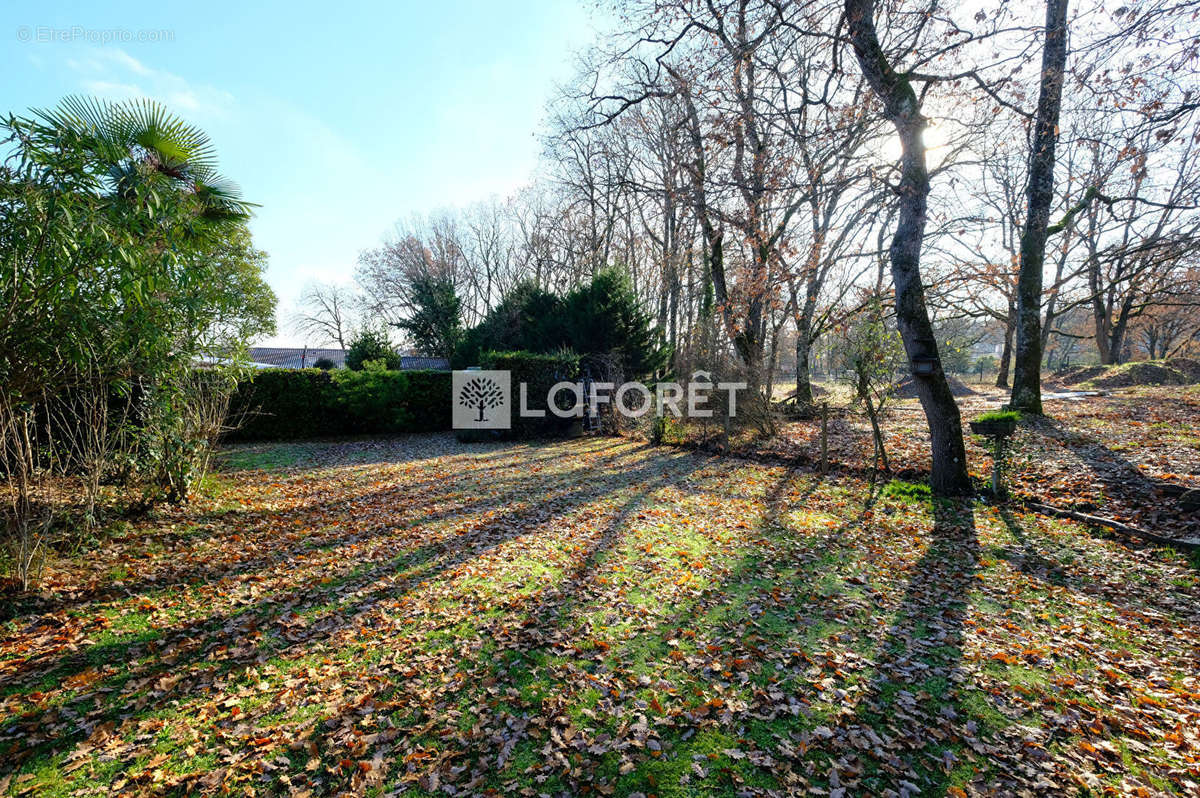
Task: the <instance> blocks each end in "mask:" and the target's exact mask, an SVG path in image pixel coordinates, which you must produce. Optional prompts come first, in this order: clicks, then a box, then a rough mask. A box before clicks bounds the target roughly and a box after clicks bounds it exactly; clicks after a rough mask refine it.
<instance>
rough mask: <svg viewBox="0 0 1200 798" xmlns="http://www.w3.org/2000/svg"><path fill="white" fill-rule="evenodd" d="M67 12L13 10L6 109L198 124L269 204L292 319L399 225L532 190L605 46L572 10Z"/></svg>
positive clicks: (281, 289)
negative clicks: (558, 95)
mask: <svg viewBox="0 0 1200 798" xmlns="http://www.w3.org/2000/svg"><path fill="white" fill-rule="evenodd" d="M54 6H55V7H53V8H51V7H50V4H49V3H46V2H44V0H43V2H40V3H39V2H22V1H21V0H4V2H3V4H0V37H2V38H0V42H2V44H0V88H2V89H3V97H4V99H5V103H4V108H3V109H0V110H3V111H5V112H8V111H14V112H18V113H23V112H24V111H25V110H26V109H28V108H30V107H46V106H52V105H54V104H55V103H57V102H58V100H59V99H60V98H62V97H63V96H65V95H68V94H79V93H83V94H93V95H99V96H106V97H127V96H148V97H154V98H156V99H158V100H161V101H162V102H164V103H166V104H167V105H168V107H170V108H171V109H172V110H173V111H175V112H176V113H177V114H179V115H180V116H182V117H184V118H185V119H187V120H188V121H190V122H194V123H195V124H198V125H200V126H201V127H202V128H203V129H204V130H205V131H206V132H208V133H209V135H210V137H211V138H212V139H213V142H214V143H215V145H216V147H217V152H218V155H219V158H220V163H221V170H222V172H223V173H224V174H225V175H226V176H227V177H229V178H231V179H233V180H235V181H236V182H238V183H239V184H240V185H241V187H242V191H243V194H244V195H245V197H246V198H247V199H249V200H251V201H254V202H258V203H260V204H261V205H262V207H261V208H260V209H259V210H258V213H257V216H256V218H255V220H254V222H253V224H252V228H253V231H254V235H255V241H256V243H257V244H258V246H259V247H261V248H262V249H265V250H266V251H267V252H268V253H269V254H270V257H271V267H270V271H269V272H268V280H269V281H270V283H271V285H272V287H273V288H274V289H275V291H276V293H277V294H278V295H279V299H280V310H281V311H282V313H281V315H286V313H287V312H288V311H289V310H290V309H291V307H292V304H293V302H294V300H295V297H296V295H297V293H298V292H299V290H300V288H301V287H302V286H303V285H304V283H306V282H307V281H309V280H312V279H320V280H335V279H343V280H345V279H349V277H350V275H351V274H352V272H353V269H354V265H355V262H356V258H357V254H358V252H359V251H360V250H362V249H365V248H368V247H373V246H377V245H378V244H379V243H380V242H381V241H382V240H383V238H384V237H385V236H386V235H387V234H388V233H389V231H390V230H391V229H392V226H393V224H394V222H395V221H396V220H397V219H406V218H408V217H410V216H411V215H412V214H413V213H415V212H422V213H423V212H427V211H430V210H435V209H437V208H445V207H453V206H463V205H467V204H470V203H471V202H473V201H475V200H479V199H485V198H487V197H488V196H490V195H499V196H504V195H506V194H508V193H509V192H510V191H512V190H513V189H515V188H516V187H518V186H520V185H521V184H523V183H525V182H526V181H527V180H528V178H529V176H530V174H531V172H532V171H533V169H534V167H535V164H536V161H537V156H538V153H539V151H540V147H541V145H540V142H539V139H538V133H539V131H540V129H541V128H540V125H541V122H542V120H543V119H544V110H545V104H546V101H547V100H548V99H549V98H550V97H551V95H552V93H553V89H554V86H555V85H556V83H559V82H562V81H564V80H566V79H568V78H569V77H570V75H571V74H572V70H573V68H574V61H573V54H574V53H575V52H576V51H577V50H578V49H579V48H581V47H583V46H584V45H586V44H587V43H589V42H591V41H592V40H593V39H594V37H595V33H594V26H595V17H594V12H591V11H589V10H588V9H587V7H585V6H583V5H582V4H580V3H576V2H572V0H519V1H518V2H504V1H503V0H492V2H486V1H483V0H481V1H479V2H474V1H472V0H455V1H454V2H427V3H421V2H401V3H396V2H383V1H382V0H379V1H376V2H342V3H336V2H334V3H331V2H328V0H325V1H324V2H253V1H244V2H241V3H215V2H207V3H195V2H190V3H181V2H178V3H177V2H164V1H163V0H159V2H144V1H143V2H103V3H97V2H94V0H93V2H88V3H65V2H60V3H56V4H54ZM139 37H140V38H142V39H145V40H143V41H139V40H137V39H138V38H139ZM64 39H65V40H64ZM106 39H107V41H106ZM116 39H122V40H120V41H118V40H116ZM280 333H281V335H280V336H279V337H278V339H277V342H281V343H282V342H294V340H295V339H294V337H293V336H291V335H290V334H289V332H288V331H287V330H286V327H281V330H280Z"/></svg>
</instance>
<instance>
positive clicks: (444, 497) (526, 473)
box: [0, 444, 665, 623]
mask: <svg viewBox="0 0 1200 798" xmlns="http://www.w3.org/2000/svg"><path fill="white" fill-rule="evenodd" d="M504 447H505V451H506V452H507V454H506V456H507V457H512V456H513V454H512V452H511V451H509V450H510V449H511V448H512V445H509V444H504ZM543 448H544V449H548V450H549V454H543V453H541V452H540V451H538V450H540V449H543ZM643 448H644V447H632V446H625V447H620V446H619V445H616V444H609V445H603V446H600V447H592V448H590V449H589V452H588V453H589V455H591V454H593V453H595V454H596V456H595V457H589V459H588V460H587V462H586V463H585V464H581V465H577V466H576V467H575V468H574V471H576V472H578V474H579V476H580V477H581V479H580V480H579V482H578V483H575V482H574V481H572V480H570V479H562V478H559V479H554V480H552V484H551V485H550V487H549V488H548V489H547V490H545V491H544V492H543V493H542V494H541V495H540V496H538V497H537V498H538V499H539V501H537V502H536V503H535V505H534V506H531V507H530V508H526V509H525V510H524V511H521V515H522V516H523V520H526V521H537V520H544V517H546V516H548V514H550V513H552V512H553V505H554V504H555V503H556V502H563V503H566V504H567V505H570V504H572V503H573V502H574V501H575V500H576V499H578V498H579V497H580V496H583V495H586V494H587V493H589V492H603V491H605V490H606V489H607V488H609V487H611V486H612V485H613V484H615V483H617V482H620V481H621V480H622V479H623V478H624V477H623V476H621V474H619V473H606V470H607V469H610V468H611V467H613V466H616V465H618V464H620V463H622V462H623V461H625V460H628V459H631V458H634V457H635V456H637V455H639V454H641V453H642V449H643ZM532 451H535V452H537V454H536V455H535V456H533V457H530V458H528V459H522V461H521V465H522V468H521V471H520V473H518V474H516V475H512V474H503V473H502V472H504V471H506V470H507V471H511V469H512V463H511V461H505V462H502V463H499V464H496V465H490V466H484V467H476V465H475V464H474V459H473V458H470V459H469V460H468V462H466V463H458V465H459V466H460V467H459V468H458V469H457V470H456V472H455V473H453V474H450V475H448V476H445V477H429V478H422V479H416V480H411V481H408V480H406V481H403V482H402V483H401V484H398V485H395V486H390V487H386V488H382V489H372V490H366V491H358V492H357V493H354V492H349V493H347V492H346V491H341V492H340V495H339V496H338V497H337V498H336V499H332V500H319V501H315V502H312V503H307V504H300V505H298V506H295V507H293V508H290V509H289V510H288V514H289V517H292V518H294V519H295V521H296V522H297V526H298V528H302V529H304V530H309V532H308V533H307V534H305V535H303V536H299V537H297V538H296V539H295V540H294V541H293V542H292V543H290V544H287V545H282V546H281V545H280V540H279V535H280V530H279V529H278V527H277V526H273V525H272V524H271V522H272V521H273V520H274V519H276V518H277V517H278V512H276V511H271V510H233V511H229V512H222V513H220V514H219V515H218V516H217V517H209V516H206V515H200V516H198V517H196V518H195V519H194V522H195V523H196V524H200V525H209V524H212V525H217V524H219V525H220V527H221V529H220V530H216V531H215V534H217V535H220V536H226V537H228V536H230V535H234V534H236V535H237V537H238V545H237V546H236V547H233V548H232V549H231V550H227V551H223V552H222V557H221V558H215V559H214V558H213V557H210V556H194V555H193V553H192V552H191V551H190V549H191V548H192V547H193V545H194V544H195V542H196V540H197V539H196V538H192V539H188V540H183V541H176V542H179V543H181V544H182V545H180V546H179V548H178V550H177V551H176V553H175V555H174V556H172V557H170V558H162V559H161V560H160V562H159V564H160V565H161V566H162V568H161V569H159V570H156V571H155V572H152V573H145V569H146V568H148V567H149V566H150V563H149V562H147V563H145V564H143V566H142V567H143V573H142V574H141V575H140V576H139V577H138V578H135V579H132V580H124V581H121V582H120V583H118V584H114V583H108V584H96V585H94V586H92V587H90V588H87V589H83V590H79V591H76V592H74V593H73V594H72V595H71V596H69V597H62V596H57V597H52V598H45V597H41V596H34V597H31V598H29V599H26V600H23V601H19V602H18V601H14V602H11V603H10V604H8V605H7V606H5V607H4V608H0V620H14V619H15V620H16V621H17V622H18V623H29V622H32V621H35V620H36V618H37V616H41V615H43V614H53V613H56V612H60V611H62V610H69V609H71V608H74V607H79V606H84V605H86V604H89V603H93V602H97V601H101V602H102V601H110V600H118V599H123V598H127V597H129V596H134V595H138V594H142V593H145V592H146V591H158V592H162V591H168V590H171V589H173V588H178V587H182V586H188V585H199V584H203V583H206V582H212V581H214V580H221V579H226V580H227V579H236V578H238V577H240V576H243V575H247V574H252V573H256V572H264V571H269V570H271V569H272V568H275V567H280V566H286V565H287V564H289V563H291V562H293V561H294V560H295V558H296V557H298V556H301V555H306V554H312V553H314V552H320V551H323V550H326V549H329V548H331V547H337V546H345V545H354V544H357V543H359V542H361V541H363V540H369V539H370V538H372V537H375V536H378V535H386V534H391V533H393V532H395V531H397V530H401V529H405V528H413V527H417V526H420V525H428V524H432V523H436V522H438V521H442V520H445V519H449V518H454V517H458V516H468V515H470V514H473V513H476V512H478V511H480V510H484V509H488V508H494V507H497V506H506V505H507V504H508V503H509V502H511V501H514V500H520V499H523V498H525V497H527V496H528V494H530V493H531V491H532V490H533V489H534V487H535V485H536V484H537V480H538V477H536V476H535V474H536V472H537V471H539V470H540V469H542V468H545V467H547V466H554V465H556V464H558V463H561V462H562V461H567V460H578V455H577V454H573V453H572V452H571V451H569V450H561V451H560V450H556V448H555V447H554V446H553V445H552V444H540V445H535V447H534V448H533V449H532ZM664 456H665V455H664ZM396 462H405V461H404V460H403V459H401V460H398V461H396ZM643 467H644V466H643ZM493 471H494V472H496V474H497V475H495V476H493V475H492V473H491V472H493ZM635 471H636V472H640V471H641V468H638V469H635ZM481 478H484V479H486V484H487V485H488V488H489V489H490V490H492V491H494V492H496V493H498V494H499V495H496V496H491V495H489V496H484V497H482V498H472V497H471V496H470V495H469V491H465V492H464V494H463V495H462V496H455V495H454V494H455V490H454V489H456V488H465V489H469V488H473V487H474V485H475V484H476V483H478V482H480V481H481ZM406 501H407V502H409V503H414V502H416V503H420V504H421V505H423V509H421V510H419V511H418V512H416V513H411V512H402V513H398V514H397V515H396V516H394V517H392V518H389V519H388V520H387V521H386V522H383V523H376V524H373V525H371V526H363V525H362V519H364V518H373V517H375V514H374V513H369V512H368V513H363V514H356V513H355V508H356V507H358V506H362V507H364V508H368V509H369V508H371V507H375V506H380V505H393V506H404V503H405V502H406ZM434 503H437V504H439V507H438V508H437V509H429V508H428V505H430V504H434ZM525 516H528V517H525ZM539 517H541V518H539ZM331 519H332V521H331ZM334 522H336V523H334ZM318 529H324V530H325V531H324V532H317V533H315V534H313V533H312V530H318ZM170 535H174V533H169V535H168V536H170ZM139 537H140V538H141V540H142V541H143V542H150V541H152V540H155V539H158V540H162V539H164V538H163V536H155V535H140V536H139ZM174 537H175V538H178V536H177V535H175V536H174ZM231 555H232V556H235V557H236V559H235V560H232V561H231V560H229V559H228V558H229V556H231Z"/></svg>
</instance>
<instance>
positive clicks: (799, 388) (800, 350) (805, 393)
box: [796, 329, 813, 405]
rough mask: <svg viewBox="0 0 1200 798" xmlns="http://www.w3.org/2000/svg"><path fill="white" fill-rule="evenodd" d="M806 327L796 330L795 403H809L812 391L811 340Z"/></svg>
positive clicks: (811, 398) (811, 399) (811, 400)
mask: <svg viewBox="0 0 1200 798" xmlns="http://www.w3.org/2000/svg"><path fill="white" fill-rule="evenodd" d="M809 338H810V333H809V330H808V329H803V330H797V331H796V404H797V405H811V404H812V402H813V391H812V362H811V361H812V341H811V340H809Z"/></svg>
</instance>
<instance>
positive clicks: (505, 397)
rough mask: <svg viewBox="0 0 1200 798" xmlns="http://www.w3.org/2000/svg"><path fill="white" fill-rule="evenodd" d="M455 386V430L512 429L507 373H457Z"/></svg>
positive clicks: (510, 381)
mask: <svg viewBox="0 0 1200 798" xmlns="http://www.w3.org/2000/svg"><path fill="white" fill-rule="evenodd" d="M453 376H454V380H453V385H452V386H451V387H452V389H453V392H454V393H453V402H454V407H453V411H454V412H453V420H454V428H455V429H509V428H510V427H511V426H512V408H511V407H510V406H509V405H510V399H509V397H510V387H511V385H512V380H511V377H510V375H509V372H507V371H500V370H494V371H481V370H471V371H456V372H454V375H453Z"/></svg>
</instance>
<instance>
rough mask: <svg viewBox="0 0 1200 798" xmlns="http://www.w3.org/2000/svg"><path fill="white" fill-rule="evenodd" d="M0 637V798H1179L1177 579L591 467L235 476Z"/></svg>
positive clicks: (1051, 533)
mask: <svg viewBox="0 0 1200 798" xmlns="http://www.w3.org/2000/svg"><path fill="white" fill-rule="evenodd" d="M218 480H219V484H218V485H217V486H216V487H215V488H214V489H213V490H212V492H211V495H210V497H209V498H207V499H204V500H201V501H199V502H198V503H196V504H195V505H193V506H191V507H189V508H187V509H186V510H183V511H180V512H179V513H178V514H176V515H164V516H160V517H158V518H157V519H155V520H154V521H152V522H151V521H147V522H145V523H142V524H139V525H136V526H131V527H129V528H128V529H127V530H126V531H125V532H124V533H123V534H122V535H120V536H119V537H117V538H116V539H114V540H111V541H109V542H108V543H107V544H106V545H104V546H103V547H101V548H99V549H97V550H96V551H94V552H92V553H90V554H88V555H87V556H85V557H81V558H79V559H77V560H71V561H64V562H60V563H59V564H58V565H57V567H56V568H55V569H54V570H53V571H52V572H50V573H49V574H48V579H47V585H46V591H45V593H44V594H43V596H42V597H41V598H40V599H39V600H38V601H36V602H32V603H24V604H18V605H15V606H11V607H9V608H8V610H7V620H6V621H4V623H3V625H2V626H0V635H2V641H0V794H4V793H11V794H23V793H31V794H34V793H36V794H39V795H70V794H101V793H107V792H110V791H111V792H118V793H129V794H143V793H183V792H192V793H216V792H219V791H225V792H229V793H233V794H252V793H257V794H276V793H285V794H297V795H304V794H313V795H321V794H330V793H339V792H342V791H348V792H350V793H360V792H366V793H368V794H405V795H434V794H437V795H447V794H449V795H463V794H483V795H487V794H496V795H499V794H504V795H529V796H533V795H543V794H545V795H564V794H565V795H602V796H603V795H639V794H640V795H644V796H650V795H657V796H677V795H759V794H764V795H765V794H774V795H796V794H802V793H805V792H807V793H808V794H812V795H834V796H837V795H867V794H869V795H918V794H923V795H924V794H927V795H953V796H962V795H964V794H965V795H974V794H980V793H1000V794H1022V793H1024V794H1029V795H1035V794H1036V795H1041V794H1046V793H1056V792H1065V793H1068V794H1078V793H1080V792H1081V791H1084V792H1086V791H1088V790H1090V791H1092V792H1093V794H1101V793H1103V792H1116V793H1125V794H1181V795H1186V794H1191V795H1194V794H1196V792H1197V790H1198V789H1200V787H1198V786H1197V785H1198V784H1200V673H1198V669H1197V663H1198V662H1200V602H1198V598H1200V571H1198V570H1197V568H1198V563H1196V562H1194V561H1189V560H1187V559H1186V558H1184V557H1183V556H1182V555H1179V554H1176V553H1174V552H1173V551H1172V550H1170V549H1163V548H1157V547H1136V546H1130V545H1128V544H1126V543H1124V542H1120V541H1117V540H1111V539H1106V538H1103V537H1098V536H1095V535H1093V534H1091V533H1088V532H1087V531H1085V530H1083V529H1082V528H1080V527H1077V526H1074V525H1070V524H1065V523H1063V522H1060V521H1050V520H1048V519H1045V518H1040V517H1035V516H1030V515H1022V514H1016V513H1013V512H1009V511H1007V510H1005V509H1003V508H995V507H990V506H987V505H984V504H970V503H962V504H957V505H955V504H943V503H936V504H934V503H931V502H930V501H929V500H928V499H925V498H923V497H922V496H921V495H920V492H919V491H915V490H911V489H906V487H905V486H904V485H902V484H899V483H897V484H893V485H891V486H889V487H888V489H886V490H885V491H884V492H883V493H882V495H878V496H875V497H872V496H871V495H869V492H868V489H867V486H866V485H865V484H862V483H859V482H856V481H854V480H852V479H848V478H846V477H844V476H843V477H837V478H834V477H830V478H827V479H824V480H822V479H820V478H819V477H817V476H814V475H813V474H811V473H807V472H803V471H794V470H789V469H787V468H785V467H782V466H772V465H768V464H760V463H752V462H746V461H741V460H736V459H730V458H725V459H721V458H714V457H707V456H703V455H700V454H694V453H688V452H683V451H680V450H675V449H670V448H659V449H654V448H649V447H647V446H645V445H642V444H638V443H635V442H630V441H623V440H617V439H603V438H601V439H586V440H579V441H570V442H558V443H547V444H540V445H531V446H530V445H508V444H494V445H487V444H480V445H472V446H463V445H460V444H458V443H456V442H455V441H454V440H453V439H452V438H450V437H449V436H420V437H407V438H399V439H394V440H386V441H367V442H345V443H333V444H305V445H278V446H259V447H239V448H236V449H233V450H231V451H230V452H229V453H228V456H227V464H226V466H225V468H224V470H223V471H222V472H221V473H220V474H219V477H218Z"/></svg>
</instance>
